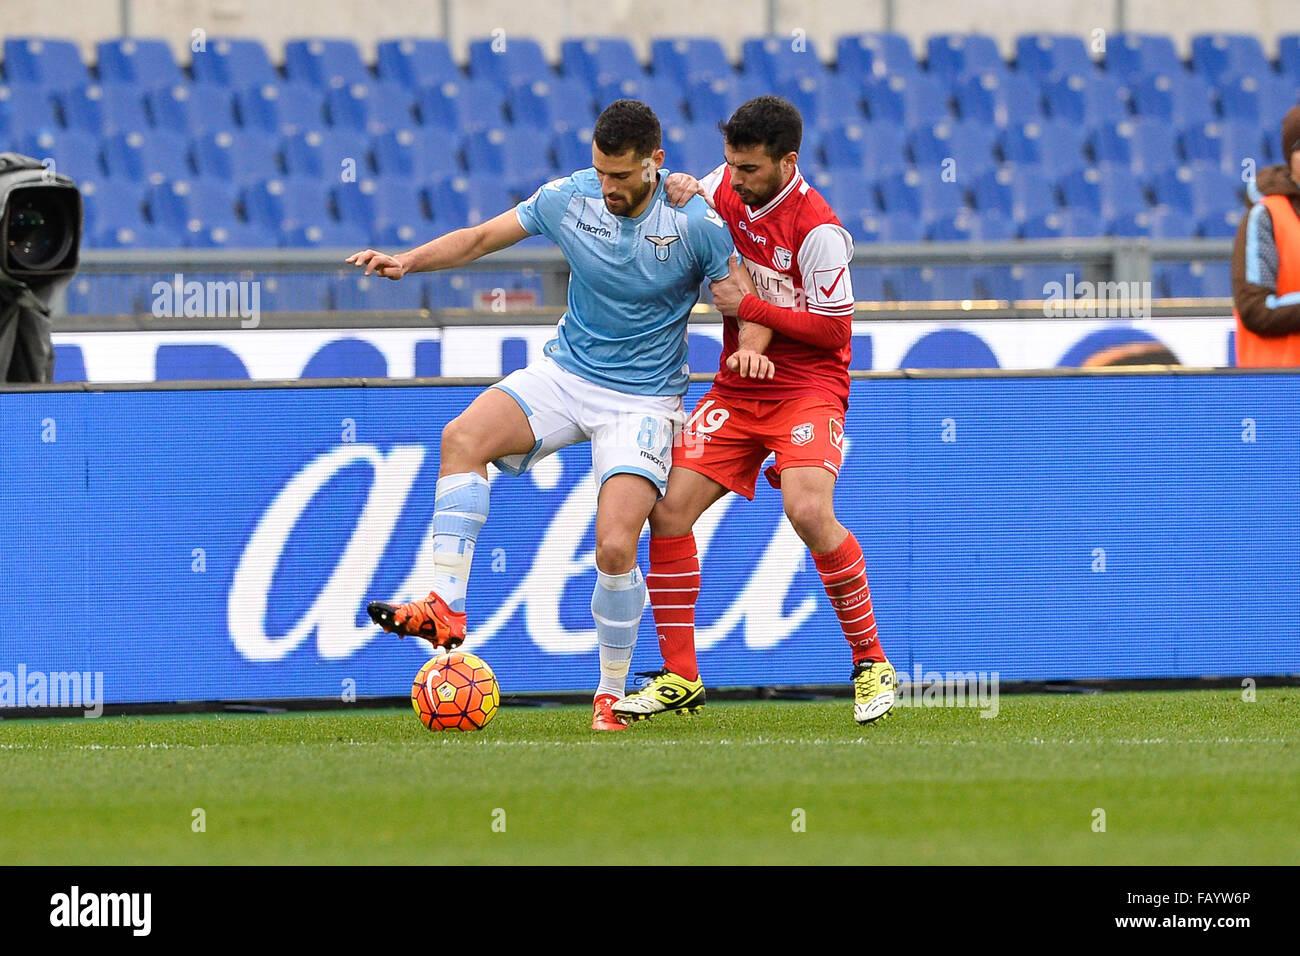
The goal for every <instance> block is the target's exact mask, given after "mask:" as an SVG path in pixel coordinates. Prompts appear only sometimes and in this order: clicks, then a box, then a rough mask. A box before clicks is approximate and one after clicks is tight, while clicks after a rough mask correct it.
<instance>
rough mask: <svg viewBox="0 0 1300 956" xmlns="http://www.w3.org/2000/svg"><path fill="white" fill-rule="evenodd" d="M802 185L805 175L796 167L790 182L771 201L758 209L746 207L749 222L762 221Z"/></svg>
mask: <svg viewBox="0 0 1300 956" xmlns="http://www.w3.org/2000/svg"><path fill="white" fill-rule="evenodd" d="M802 183H803V174H802V173H801V172H799V167H798V166H795V168H794V175H793V176H791V177H790V181H789V182H788V183H786V184H785V186H783V187H782V188H781V191H780V192H779V193H777V194H776V195H775V196H773V197H772V198H771V199H769V200H768V201H767V202H766V203H764V204H763V205H762V206H761V207H760V208H758V209H751V208H750V207H749V206H746V207H745V213H746V215H748V216H749V221H750V222H753V221H754V220H756V219H762V218H763V217H764V216H766V215H767V214H768V213H769V212H771V211H772V210H773V209H775V208H776V207H777V206H779V205H781V200H783V199H785V197H786V196H788V195H790V194H791V193H792V192H794V191H795V190H796V189H798V188H799V186H800V184H802Z"/></svg>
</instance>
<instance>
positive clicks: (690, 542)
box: [646, 534, 700, 680]
mask: <svg viewBox="0 0 1300 956" xmlns="http://www.w3.org/2000/svg"><path fill="white" fill-rule="evenodd" d="M646 585H647V587H648V588H649V590H650V607H651V608H652V609H653V610H654V616H655V630H657V631H658V632H659V650H660V651H661V652H662V653H663V655H664V664H666V665H667V667H668V669H669V670H670V671H672V672H673V673H674V674H676V675H677V676H678V677H685V678H686V679H687V680H697V679H698V678H699V676H700V670H699V665H698V664H697V663H696V662H695V601H696V599H697V598H698V597H699V596H700V557H699V555H698V554H697V553H696V550H695V535H693V534H684V535H682V536H681V537H679V538H656V537H654V536H651V538H650V573H649V574H647V575H646Z"/></svg>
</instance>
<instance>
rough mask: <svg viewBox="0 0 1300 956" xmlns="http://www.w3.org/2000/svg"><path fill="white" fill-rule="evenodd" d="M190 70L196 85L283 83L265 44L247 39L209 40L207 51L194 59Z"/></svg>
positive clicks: (226, 85) (195, 55) (202, 51)
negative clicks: (272, 63) (277, 74)
mask: <svg viewBox="0 0 1300 956" xmlns="http://www.w3.org/2000/svg"><path fill="white" fill-rule="evenodd" d="M190 69H191V72H193V74H194V82H195V83H212V84H214V85H216V86H225V87H252V86H262V85H263V84H266V83H278V82H280V80H279V77H278V76H276V73H275V67H274V66H272V65H271V58H270V57H269V56H267V55H266V48H265V47H263V46H262V42H261V41H260V40H251V39H247V38H244V37H215V38H213V37H209V38H208V42H207V48H206V49H204V50H197V51H195V52H194V53H193V54H192V55H191V58H190Z"/></svg>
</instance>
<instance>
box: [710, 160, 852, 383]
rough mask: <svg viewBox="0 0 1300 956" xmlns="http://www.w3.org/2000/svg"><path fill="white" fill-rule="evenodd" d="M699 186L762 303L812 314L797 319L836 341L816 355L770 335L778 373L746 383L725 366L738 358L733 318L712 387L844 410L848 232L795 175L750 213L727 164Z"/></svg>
mask: <svg viewBox="0 0 1300 956" xmlns="http://www.w3.org/2000/svg"><path fill="white" fill-rule="evenodd" d="M700 185H701V186H702V187H703V189H704V191H705V195H706V196H708V198H709V201H710V202H711V203H713V206H714V208H715V209H716V210H717V211H718V215H720V216H721V217H722V219H723V221H724V222H726V224H727V226H728V227H729V228H730V229H731V237H732V239H733V241H734V242H735V244H736V251H737V252H739V253H740V255H741V256H742V257H743V259H744V261H745V265H746V267H747V268H748V270H749V274H750V276H751V277H752V278H753V280H754V287H755V289H756V290H757V291H758V295H759V297H760V298H762V299H763V300H764V301H765V302H769V303H771V304H772V305H775V306H778V307H780V308H783V309H793V310H795V312H796V313H811V315H804V316H802V320H803V321H804V322H806V323H807V324H808V325H809V327H810V328H811V327H812V326H813V325H814V324H815V325H817V326H818V327H819V328H820V327H824V326H826V324H827V320H829V321H830V322H831V323H832V324H833V326H834V327H835V328H834V332H835V335H834V336H833V337H832V338H833V339H835V340H836V343H835V344H834V345H832V346H829V347H828V346H825V345H823V346H820V347H819V346H817V345H812V344H809V343H807V342H803V341H799V340H798V339H795V338H791V337H790V336H789V335H783V334H782V333H780V332H775V333H774V334H773V336H772V343H771V345H769V346H768V348H767V352H766V354H767V356H768V357H769V358H771V360H772V362H773V363H774V364H775V365H776V377H775V378H773V379H771V380H770V381H754V380H752V379H743V378H741V377H740V376H739V375H737V374H735V373H734V372H732V371H731V370H730V369H728V368H727V365H726V357H727V356H728V355H730V354H731V353H732V352H734V351H735V350H736V347H737V340H738V334H739V326H738V325H737V323H736V320H735V319H734V318H727V319H724V325H723V349H722V359H723V360H722V362H721V364H720V368H719V370H718V375H717V377H716V378H715V380H714V387H715V388H717V389H719V390H721V391H724V392H727V393H729V394H734V395H737V396H740V397H745V398H772V399H781V398H792V397H794V396H797V395H809V394H813V395H822V396H826V397H830V398H833V399H834V400H836V401H838V402H839V403H840V404H841V405H844V406H847V404H848V396H849V374H848V369H849V356H850V339H851V330H852V320H853V284H852V281H851V280H850V278H849V262H850V261H852V259H853V239H852V238H851V237H850V236H849V233H848V231H847V230H846V229H845V228H844V227H843V226H842V225H840V221H839V220H838V219H837V218H836V217H835V213H834V212H833V211H832V210H831V207H830V206H829V205H828V204H827V202H826V200H824V199H823V198H822V197H821V194H820V193H818V192H817V190H815V189H813V188H812V187H811V186H810V185H808V183H807V181H806V180H804V178H803V176H802V175H801V174H800V172H799V170H798V168H797V167H796V168H795V171H794V175H793V176H792V177H791V178H790V181H789V182H788V183H786V185H785V187H784V188H783V189H782V190H781V191H780V192H779V193H777V194H776V196H774V197H773V198H772V199H771V200H770V201H769V202H768V203H767V204H766V205H764V206H762V207H761V208H759V209H751V208H750V207H749V206H747V205H745V203H744V202H743V201H742V200H741V198H740V197H739V196H737V195H736V193H735V191H734V190H733V189H732V188H731V171H730V169H729V168H728V167H727V165H726V163H723V164H722V165H721V166H719V167H718V168H717V169H715V170H714V171H713V172H711V173H710V174H709V175H707V176H705V177H704V179H703V180H701V182H700ZM795 318H799V317H798V316H795ZM840 323H842V324H843V325H842V328H839V327H838V326H839V324H840ZM841 343H842V344H841Z"/></svg>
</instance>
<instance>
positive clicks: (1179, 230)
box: [1112, 206, 1197, 239]
mask: <svg viewBox="0 0 1300 956" xmlns="http://www.w3.org/2000/svg"><path fill="white" fill-rule="evenodd" d="M1135 215H1136V217H1137V218H1138V219H1139V220H1141V219H1142V217H1146V223H1145V225H1147V227H1148V229H1147V233H1146V234H1147V235H1149V236H1151V238H1153V239H1191V238H1194V237H1195V236H1196V234H1197V222H1196V220H1195V219H1192V218H1191V217H1190V216H1186V215H1184V214H1183V213H1181V212H1178V211H1177V210H1176V209H1170V208H1168V207H1167V206H1157V207H1156V208H1154V209H1149V210H1144V211H1142V212H1139V213H1136V214H1135ZM1112 234H1113V235H1122V233H1112Z"/></svg>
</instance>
